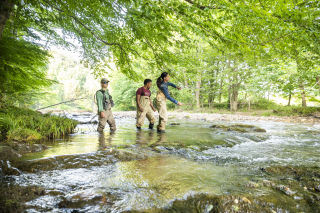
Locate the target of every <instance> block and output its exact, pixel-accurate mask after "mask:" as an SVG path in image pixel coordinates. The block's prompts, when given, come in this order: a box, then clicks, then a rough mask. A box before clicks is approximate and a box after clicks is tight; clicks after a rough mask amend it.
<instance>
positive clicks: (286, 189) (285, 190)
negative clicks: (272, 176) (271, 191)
mask: <svg viewBox="0 0 320 213" xmlns="http://www.w3.org/2000/svg"><path fill="white" fill-rule="evenodd" d="M276 189H278V190H280V191H281V192H283V193H285V194H286V195H289V196H292V195H294V194H295V193H296V192H294V191H292V190H291V189H290V188H289V187H287V186H284V185H279V186H277V187H276Z"/></svg>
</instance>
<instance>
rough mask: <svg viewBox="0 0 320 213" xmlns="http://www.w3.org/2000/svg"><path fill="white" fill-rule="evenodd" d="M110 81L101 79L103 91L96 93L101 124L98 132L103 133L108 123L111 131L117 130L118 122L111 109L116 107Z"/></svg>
mask: <svg viewBox="0 0 320 213" xmlns="http://www.w3.org/2000/svg"><path fill="white" fill-rule="evenodd" d="M108 83H109V81H108V80H107V79H105V78H102V79H101V89H100V90H98V91H97V92H96V101H97V105H98V115H99V124H98V129H97V131H98V132H100V133H102V132H103V130H104V128H105V126H106V123H108V124H109V126H110V131H111V132H114V131H115V130H116V122H115V120H114V117H113V114H112V111H111V107H113V106H114V103H113V100H112V96H111V95H110V94H109V91H108Z"/></svg>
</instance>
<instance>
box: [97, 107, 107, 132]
mask: <svg viewBox="0 0 320 213" xmlns="http://www.w3.org/2000/svg"><path fill="white" fill-rule="evenodd" d="M103 112H104V118H102V117H101V115H100V114H99V123H98V129H97V131H98V132H100V133H102V132H103V130H104V127H105V126H106V122H107V113H106V111H103Z"/></svg>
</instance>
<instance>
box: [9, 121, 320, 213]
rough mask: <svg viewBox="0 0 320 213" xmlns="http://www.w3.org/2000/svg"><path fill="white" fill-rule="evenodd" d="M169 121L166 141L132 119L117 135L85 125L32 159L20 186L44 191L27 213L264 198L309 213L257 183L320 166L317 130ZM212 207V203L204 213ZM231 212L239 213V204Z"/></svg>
mask: <svg viewBox="0 0 320 213" xmlns="http://www.w3.org/2000/svg"><path fill="white" fill-rule="evenodd" d="M78 119H81V120H90V116H88V117H86V116H82V117H79V116H78ZM170 121H171V122H173V121H174V122H175V123H173V124H174V125H168V127H167V131H166V133H165V134H158V133H157V132H156V131H150V130H148V129H147V125H146V126H145V127H144V128H143V129H142V130H141V131H137V130H136V129H135V126H134V124H135V120H134V119H133V118H122V119H117V120H116V122H117V127H118V130H117V131H116V133H114V134H110V133H109V132H108V131H106V132H105V134H104V135H99V134H98V133H97V132H95V131H94V130H95V129H96V126H94V125H91V124H88V125H87V124H83V125H79V126H78V127H77V133H75V134H73V135H71V136H70V137H69V138H67V139H61V140H59V141H56V142H55V143H54V144H53V143H49V144H48V146H49V148H48V149H46V150H44V151H42V152H38V153H30V154H26V155H25V156H23V160H22V162H21V165H20V166H19V167H18V168H19V169H20V170H21V173H22V174H21V175H19V176H13V178H14V182H15V183H17V184H18V185H21V186H30V185H35V186H40V187H43V188H44V189H45V191H46V193H45V194H43V195H41V196H39V197H38V198H36V199H33V200H31V201H29V202H28V203H27V206H28V209H27V211H29V212H72V211H74V212H122V211H126V210H131V211H132V210H149V211H156V210H155V209H156V208H157V209H158V210H159V209H161V208H162V209H167V210H168V208H169V207H170V206H172V204H173V201H174V200H185V199H187V198H188V196H195V195H198V194H201V193H204V194H207V195H212V196H224V195H226V196H232V195H235V196H236V195H239V196H246V197H264V200H265V201H266V202H267V203H270V202H271V203H272V205H271V207H270V211H275V212H285V211H286V210H287V211H291V212H292V211H293V212H294V211H295V210H297V211H306V212H308V211H311V210H310V208H309V207H308V205H306V202H305V201H303V200H304V199H303V198H304V197H303V196H304V195H302V194H301V193H300V194H299V192H297V193H296V194H294V195H292V196H291V195H288V194H285V193H283V190H282V191H281V190H277V187H273V188H272V187H258V186H255V185H254V184H257V185H259V184H260V185H261V183H263V181H266V180H268V181H270V180H273V178H274V177H270V175H268V174H267V173H265V172H264V168H267V167H277V166H299V167H314V166H319V165H320V132H319V126H316V125H313V126H312V125H297V124H287V123H280V122H270V121H268V122H262V121H261V122H255V123H250V122H240V123H242V124H252V125H255V126H257V127H260V128H263V129H265V130H266V132H250V131H249V132H239V131H227V130H225V129H222V128H210V126H211V125H212V124H219V125H231V124H232V123H226V122H210V123H209V122H205V121H193V120H183V121H182V120H178V121H175V120H174V118H171V119H170ZM170 121H169V124H170ZM237 123H239V122H237ZM319 178H320V177H319ZM274 181H276V180H274ZM319 183H320V182H319ZM302 187H303V186H302ZM290 190H291V189H290ZM274 197H277V200H280V201H281V202H280V201H274V200H273V198H274ZM232 199H233V198H232ZM245 201H246V200H245ZM247 202H249V203H251V202H253V201H252V200H251V201H247ZM279 202H280V203H279ZM206 205H207V204H206ZM277 205H278V206H277ZM212 208H213V207H212V206H211V205H209V204H208V206H207V207H205V208H204V209H203V212H210V210H211V209H212ZM233 208H234V209H233V210H235V211H238V210H237V201H234V204H233ZM152 209H153V210H152ZM311 209H312V208H311ZM313 210H314V209H313ZM168 211H169V210H168ZM177 212H179V210H178V211H177Z"/></svg>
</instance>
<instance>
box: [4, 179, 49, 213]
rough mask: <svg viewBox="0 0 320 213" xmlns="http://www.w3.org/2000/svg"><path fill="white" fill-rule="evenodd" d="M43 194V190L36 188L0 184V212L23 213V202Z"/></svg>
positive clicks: (24, 206) (24, 205)
mask: <svg viewBox="0 0 320 213" xmlns="http://www.w3.org/2000/svg"><path fill="white" fill-rule="evenodd" d="M44 194H45V191H44V189H43V188H41V187H38V186H18V185H14V184H9V183H0V212H24V210H25V208H26V204H25V202H27V201H30V200H32V199H35V198H37V197H39V196H42V195H44Z"/></svg>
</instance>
